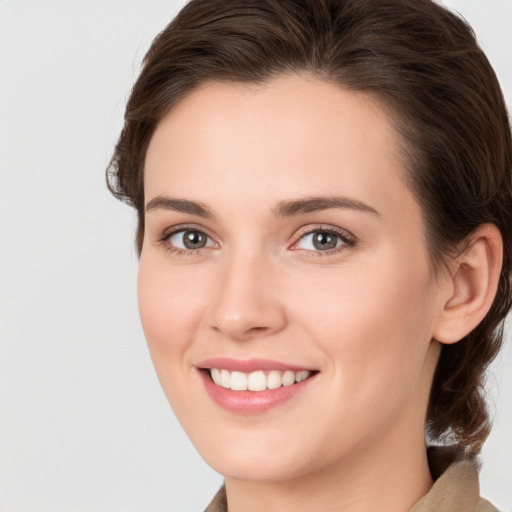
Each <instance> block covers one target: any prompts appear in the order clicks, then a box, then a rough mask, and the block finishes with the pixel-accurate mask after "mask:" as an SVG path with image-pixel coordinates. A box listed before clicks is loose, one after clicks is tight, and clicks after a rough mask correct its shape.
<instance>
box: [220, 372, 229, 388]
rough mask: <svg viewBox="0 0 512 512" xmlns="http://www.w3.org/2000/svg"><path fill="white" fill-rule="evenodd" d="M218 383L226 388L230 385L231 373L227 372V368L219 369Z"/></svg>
mask: <svg viewBox="0 0 512 512" xmlns="http://www.w3.org/2000/svg"><path fill="white" fill-rule="evenodd" d="M220 385H221V386H222V387H223V388H227V389H229V388H230V387H231V374H230V373H229V372H228V370H221V371H220Z"/></svg>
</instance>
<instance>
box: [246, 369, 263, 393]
mask: <svg viewBox="0 0 512 512" xmlns="http://www.w3.org/2000/svg"><path fill="white" fill-rule="evenodd" d="M247 389H248V390H249V391H263V390H264V389H267V378H266V377H265V374H264V373H263V372H252V373H251V374H250V375H249V379H248V380H247Z"/></svg>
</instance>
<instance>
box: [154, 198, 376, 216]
mask: <svg viewBox="0 0 512 512" xmlns="http://www.w3.org/2000/svg"><path fill="white" fill-rule="evenodd" d="M331 208H345V209H349V210H358V211H363V212H368V213H372V214H374V215H377V216H378V217H381V215H380V213H379V212H378V211H377V210H376V209H375V208H373V207H371V206H370V205H368V204H366V203H363V202H362V201H358V200H357V199H351V198H348V197H343V196H327V197H323V196H319V197H306V198H303V199H292V200H286V201H280V202H279V203H277V206H275V207H274V208H273V209H272V213H273V215H274V216H275V217H276V218H281V217H293V216H297V215H303V214H306V213H312V212H318V211H322V210H329V209H331ZM158 209H163V210H172V211H175V212H180V213H189V214H191V215H197V216H199V217H203V218H206V219H213V218H214V215H213V212H212V211H211V210H210V209H209V208H208V207H207V206H206V205H205V204H204V203H199V202H196V201H190V200H188V199H177V198H173V197H169V196H156V197H154V198H153V199H151V200H150V201H148V203H147V204H146V212H149V211H152V210H158Z"/></svg>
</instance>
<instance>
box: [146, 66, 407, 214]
mask: <svg viewBox="0 0 512 512" xmlns="http://www.w3.org/2000/svg"><path fill="white" fill-rule="evenodd" d="M399 148H400V144H399V140H398V135H397V133H396V131H395V130H394V128H393V126H392V124H391V123H390V121H389V118H388V115H387V113H386V111H385V109H384V108H383V107H382V105H381V104H380V103H379V101H378V100H377V99H376V98H374V97H373V96H371V95H369V94H366V93H361V92H354V91H348V90H345V89H343V88H341V87H339V86H338V85H335V84H332V83H329V82H325V81H320V80H318V79H315V78H312V77H309V76H297V75H288V76H282V77H279V78H275V79H272V80H269V81H267V82H265V83H263V84H259V85H245V84H233V83H223V82H209V83H205V84H203V85H201V86H200V87H198V88H197V89H195V90H194V91H192V92H191V93H190V94H189V95H188V96H186V97H185V98H184V99H183V100H181V101H180V102H179V103H178V104H177V105H176V106H175V107H174V108H173V109H171V111H170V112H168V113H167V115H166V116H165V117H164V118H163V119H162V120H161V122H160V123H159V125H158V127H157V129H156V130H155V133H154V136H153V138H152V141H151V143H150V146H149V148H148V152H147V158H146V168H145V194H146V201H148V200H149V199H151V198H152V197H154V196H155V195H158V194H163V193H167V194H172V195H173V196H179V197H187V198H191V199H197V200H201V201H204V200H205V199H208V198H210V199H212V200H214V199H215V194H216V193H222V195H223V196H224V197H229V196H231V198H232V200H233V201H235V202H237V201H240V202H243V201H246V202H247V201H251V200H252V199H254V200H255V201H260V204H263V203H261V201H262V199H265V200H267V199H268V200H270V199H273V200H275V201H279V200H282V199H288V198H289V197H293V196H303V195H305V194H307V195H325V194H326V193H332V194H334V193H336V194H340V195H345V196H354V197H355V198H356V199H359V200H362V201H365V202H376V203H377V204H378V203H379V202H381V199H382V198H383V195H384V196H386V198H387V200H388V201H398V200H401V199H403V198H402V197H401V196H402V195H404V194H409V191H408V190H407V187H406V186H405V184H404V180H403V179H402V178H403V176H404V174H405V170H404V165H403V162H402V156H401V152H400V149H399ZM386 194H387V195H386ZM409 195H410V194H409ZM190 196H194V197H190ZM283 196H286V197H283ZM411 199H412V196H411V197H410V198H409V200H411ZM414 202H415V201H414Z"/></svg>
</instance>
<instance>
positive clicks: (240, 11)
mask: <svg viewBox="0 0 512 512" xmlns="http://www.w3.org/2000/svg"><path fill="white" fill-rule="evenodd" d="M285 73H307V74H308V75H313V76H314V77H316V78H318V79H320V80H325V81H329V82H331V83H334V84H337V85H339V86H340V87H342V88H344V89H347V90H353V91H364V92H366V93H369V94H372V95H373V96H374V97H376V98H377V99H378V100H379V101H380V103H381V105H383V106H384V108H386V110H387V112H388V114H389V118H390V120H391V122H392V123H393V125H394V127H395V129H396V130H397V133H398V137H399V141H400V143H401V151H402V157H403V160H404V164H405V167H406V169H407V177H406V179H407V182H408V185H409V187H410V190H411V191H412V193H413V194H414V195H415V198H416V199H417V201H418V203H419V204H420V206H421V208H422V211H423V215H424V219H425V236H426V240H427V248H428V252H429V256H430V260H431V262H432V265H433V269H434V271H437V270H438V269H439V268H440V265H441V264H443V263H445V262H446V261H447V260H448V259H449V258H450V257H451V256H453V255H454V254H456V251H457V250H460V249H461V247H462V246H463V244H464V243H467V242H468V241H469V240H470V238H471V234H472V233H473V232H474V231H475V229H476V228H478V227H479V226H480V225H482V224H484V223H492V224H494V225H496V226H497V227H498V229H499V230H500V232H501V234H502V237H503V242H504V249H503V267H502V270H501V274H500V278H499V286H498V291H497V294H496V297H495V299H494V302H493V304H492V306H491V308H490V311H489V312H488V314H487V315H486V317H485V318H484V320H483V321H482V322H481V323H480V324H479V325H478V326H477V327H476V328H475V329H474V330H473V331H472V332H471V333H469V334H468V335H467V336H466V337H465V338H464V339H463V340H461V341H460V342H458V343H455V344H453V345H444V346H443V349H442V352H441V356H440V360H439V363H438V366H437V369H436V373H435V376H434V380H433V385H432V390H431V395H430V402H429V407H428V412H427V415H428V416H427V431H428V434H429V436H430V438H431V439H433V440H438V441H443V442H448V441H449V442H454V443H456V444H458V445H460V446H461V447H463V448H465V449H466V451H467V452H468V453H470V454H477V453H478V452H479V451H480V448H481V445H482V443H483V442H484V440H485V438H486V437H487V435H488V433H489V431H490V421H489V416H488V413H487V410H486V404H485V400H484V390H483V384H484V376H485V370H486V368H487V366H488V365H489V363H490V362H491V361H492V360H493V358H494V357H495V355H496V354H497V352H498V350H499V348H500V346H501V344H502V340H503V328H504V327H503V326H504V319H505V317H506V315H507V312H508V311H509V309H510V307H511V303H512V291H511V279H510V276H511V272H512V232H511V231H512V185H511V169H512V143H511V132H510V125H509V120H508V116H507V111H506V107H505V102H504V99H503V95H502V92H501V89H500V86H499V83H498V80H497V78H496V75H495V73H494V71H493V69H492V67H491V65H490V64H489V62H488V60H487V58H486V57H485V55H484V53H483V52H482V50H481V49H480V48H479V46H478V44H477V42H476V40H475V36H474V34H473V32H472V30H471V28H470V27H469V26H468V25H467V23H466V22H465V21H464V20H463V19H461V18H460V17H458V16H457V15H455V14H454V13H452V12H450V11H448V10H446V9H444V8H443V7H441V6H440V5H438V4H436V3H434V2H432V1H430V0H230V1H229V2H226V1H225V0H192V1H190V2H189V3H188V4H187V5H185V7H184V8H183V9H182V10H181V11H180V12H179V14H178V15H177V17H176V18H175V19H174V20H173V21H172V22H171V23H170V24H169V25H168V26H167V27H166V28H165V29H164V30H163V31H162V32H161V33H160V34H159V35H158V36H157V37H156V39H155V40H154V42H153V44H152V46H151V47H150V49H149V51H148V52H147V54H146V56H145V58H144V61H143V66H142V70H141V73H140V76H139V78H138V79H137V81H136V83H135V85H134V87H133V90H132V92H131V95H130V98H129V101H128V104H127V107H126V113H125V124H124V128H123V129H122V132H121V135H120V137H119V141H118V143H117V145H116V148H115V152H114V154H113V157H112V160H111V162H110V165H109V168H108V169H107V181H108V185H109V188H110V190H111V191H112V193H113V194H114V195H115V196H116V197H117V198H118V199H121V200H123V201H125V202H127V203H129V204H130V205H132V206H134V207H135V208H136V210H137V213H138V228H137V237H136V240H137V242H136V243H137V249H138V251H139V253H140V251H141V249H142V243H143V234H144V161H145V157H146V151H147V148H148V145H149V142H150V140H151V137H152V135H153V133H154V131H155V128H156V127H157V125H158V123H159V121H160V120H161V119H162V117H163V116H164V115H165V114H166V113H167V112H168V111H169V109H171V108H172V107H173V105H175V104H176V103H177V102H179V101H180V100H181V99H182V98H183V97H184V96H185V95H187V94H188V93H190V92H191V91H192V90H194V88H196V87H197V86H198V85H200V84H203V83H205V82H207V81H227V82H238V83H261V82H263V81H266V80H269V79H271V78H273V77H276V76H279V75H282V74H285Z"/></svg>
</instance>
